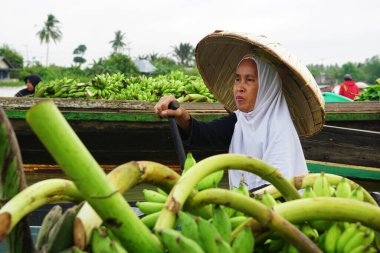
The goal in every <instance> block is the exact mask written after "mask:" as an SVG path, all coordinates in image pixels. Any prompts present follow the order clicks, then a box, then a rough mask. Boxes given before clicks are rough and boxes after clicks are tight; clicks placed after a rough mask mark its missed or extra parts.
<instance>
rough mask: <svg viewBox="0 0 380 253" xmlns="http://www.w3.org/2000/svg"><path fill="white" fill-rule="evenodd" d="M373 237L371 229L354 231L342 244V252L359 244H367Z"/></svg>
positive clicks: (347, 252) (349, 250)
mask: <svg viewBox="0 0 380 253" xmlns="http://www.w3.org/2000/svg"><path fill="white" fill-rule="evenodd" d="M374 238H375V232H374V231H373V230H367V231H359V232H358V233H356V234H355V235H354V236H353V237H352V238H351V239H350V240H349V241H348V242H347V244H346V245H345V246H344V249H343V252H344V253H350V252H352V250H353V249H355V248H356V247H358V246H360V245H369V244H371V243H372V241H373V239H374Z"/></svg>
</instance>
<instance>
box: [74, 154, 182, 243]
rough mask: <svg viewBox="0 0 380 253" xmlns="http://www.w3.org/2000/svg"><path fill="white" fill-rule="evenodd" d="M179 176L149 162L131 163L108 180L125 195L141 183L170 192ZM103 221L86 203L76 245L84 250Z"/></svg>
mask: <svg viewBox="0 0 380 253" xmlns="http://www.w3.org/2000/svg"><path fill="white" fill-rule="evenodd" d="M179 177H180V176H179V175H178V174H177V173H176V172H175V171H173V170H172V169H170V168H169V167H167V166H165V165H162V164H159V163H155V162H148V161H140V162H129V163H125V164H123V165H120V166H118V167H116V168H115V169H113V170H112V171H111V172H110V173H108V175H107V178H108V179H109V180H110V182H111V183H112V184H113V185H114V186H115V187H116V188H117V189H118V190H119V192H121V193H124V192H126V191H127V190H129V189H131V188H133V187H134V186H135V185H137V184H139V183H148V184H153V185H156V186H158V187H160V188H162V189H164V190H166V191H168V192H169V191H170V190H171V188H172V187H173V186H174V184H175V183H176V182H177V181H178V179H179ZM102 222H103V221H102V219H101V218H100V217H99V215H98V214H97V213H96V212H95V211H94V209H93V208H92V207H91V206H90V205H89V204H88V203H87V202H86V203H85V204H84V205H83V207H82V209H81V210H80V211H79V213H78V215H77V217H76V219H75V222H74V242H75V245H76V246H77V247H78V248H80V249H84V248H85V247H86V246H87V245H88V244H89V243H90V239H91V234H92V231H93V230H94V229H95V228H97V227H99V226H100V225H101V224H102Z"/></svg>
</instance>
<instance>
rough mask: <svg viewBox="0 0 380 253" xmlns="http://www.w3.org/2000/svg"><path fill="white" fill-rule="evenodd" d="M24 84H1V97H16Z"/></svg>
mask: <svg viewBox="0 0 380 253" xmlns="http://www.w3.org/2000/svg"><path fill="white" fill-rule="evenodd" d="M23 88H25V87H24V86H0V97H14V95H15V94H16V93H17V92H18V91H19V90H21V89H23Z"/></svg>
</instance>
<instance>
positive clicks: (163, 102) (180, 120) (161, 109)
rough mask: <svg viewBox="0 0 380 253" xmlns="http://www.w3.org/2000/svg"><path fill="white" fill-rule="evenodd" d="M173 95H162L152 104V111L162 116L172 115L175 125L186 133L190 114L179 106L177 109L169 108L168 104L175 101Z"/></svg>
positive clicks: (188, 130)
mask: <svg viewBox="0 0 380 253" xmlns="http://www.w3.org/2000/svg"><path fill="white" fill-rule="evenodd" d="M175 100H176V98H175V97H174V96H164V97H162V98H161V99H160V101H158V102H157V104H156V105H155V106H154V112H155V113H156V114H157V115H158V116H160V117H163V118H167V117H174V118H175V120H176V122H177V125H178V126H179V127H180V128H181V129H182V130H183V131H185V132H186V133H189V132H190V123H191V117H190V114H189V113H188V112H187V111H186V110H185V109H184V108H183V107H180V108H178V109H177V110H171V109H169V104H170V103H171V102H172V101H175Z"/></svg>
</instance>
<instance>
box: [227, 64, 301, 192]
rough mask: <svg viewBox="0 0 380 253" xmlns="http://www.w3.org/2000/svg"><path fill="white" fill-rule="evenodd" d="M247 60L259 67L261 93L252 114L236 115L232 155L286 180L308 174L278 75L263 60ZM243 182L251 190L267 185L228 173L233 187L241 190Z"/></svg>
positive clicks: (256, 178) (251, 176)
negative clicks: (263, 165) (270, 169)
mask: <svg viewBox="0 0 380 253" xmlns="http://www.w3.org/2000/svg"><path fill="white" fill-rule="evenodd" d="M247 58H251V59H253V60H254V61H255V62H256V64H257V70H258V81H259V89H258V93H257V98H256V104H255V106H254V108H253V110H252V111H251V112H248V113H246V112H242V111H240V110H237V111H235V114H236V117H237V122H236V124H235V130H234V133H233V136H232V140H231V144H230V148H229V153H238V154H245V155H248V156H251V157H254V158H258V159H261V160H263V161H264V162H266V163H269V164H270V165H272V166H273V167H275V168H277V169H278V170H280V172H281V173H282V174H283V175H284V176H285V177H286V178H290V177H293V176H300V175H305V174H307V173H308V170H307V167H306V161H305V157H304V154H303V150H302V147H301V143H300V140H299V137H298V134H297V132H296V129H295V127H294V125H293V122H292V119H291V117H290V113H289V109H288V105H287V103H286V101H285V97H284V95H283V92H282V82H281V78H280V76H279V74H278V73H277V71H276V69H275V67H274V66H272V65H271V64H269V63H268V62H266V61H264V60H263V59H260V58H258V57H255V58H253V57H247ZM247 58H245V59H247ZM239 65H240V63H239ZM240 180H243V181H244V183H245V184H246V185H247V187H248V188H249V189H253V188H256V187H259V186H261V185H263V184H266V183H267V182H266V181H265V180H263V179H261V178H260V177H259V176H256V175H255V174H252V173H249V172H245V171H240V170H230V171H229V181H230V187H238V186H239V183H240Z"/></svg>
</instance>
